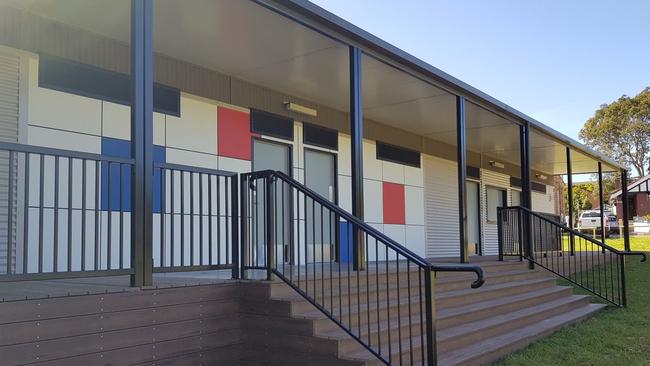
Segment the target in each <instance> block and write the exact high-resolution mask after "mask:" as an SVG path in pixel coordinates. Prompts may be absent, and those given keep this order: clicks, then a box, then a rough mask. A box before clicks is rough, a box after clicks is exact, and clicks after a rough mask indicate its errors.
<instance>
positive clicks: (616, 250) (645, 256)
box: [497, 206, 648, 262]
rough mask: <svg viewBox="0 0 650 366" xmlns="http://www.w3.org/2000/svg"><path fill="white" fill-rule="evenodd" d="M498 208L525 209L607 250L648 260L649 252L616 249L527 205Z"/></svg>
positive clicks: (643, 260)
mask: <svg viewBox="0 0 650 366" xmlns="http://www.w3.org/2000/svg"><path fill="white" fill-rule="evenodd" d="M497 209H498V210H509V209H510V210H512V209H517V210H522V211H524V212H527V213H529V214H531V215H532V216H535V217H536V218H538V219H540V220H542V221H545V222H548V223H550V224H552V225H555V226H557V227H559V228H560V229H562V230H566V231H567V232H569V233H571V234H572V235H575V236H577V237H580V238H582V239H584V240H587V241H589V242H591V243H593V244H596V245H598V246H600V247H602V248H605V249H607V250H610V251H612V252H613V253H616V254H619V255H635V256H640V257H642V258H641V262H645V261H646V260H647V258H648V257H647V254H646V253H645V252H641V251H635V250H631V251H626V250H620V249H616V248H614V247H612V246H609V245H607V244H605V243H603V242H601V241H599V240H597V239H594V238H593V237H591V236H589V235H586V234H583V233H581V232H579V231H578V230H576V229H571V228H570V227H568V226H566V225H564V224H562V223H560V222H556V221H553V220H550V219H549V218H547V217H544V216H543V215H540V214H539V213H538V212H535V211H533V210H531V209H528V208H526V207H523V206H506V207H497Z"/></svg>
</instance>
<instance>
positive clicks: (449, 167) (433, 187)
mask: <svg viewBox="0 0 650 366" xmlns="http://www.w3.org/2000/svg"><path fill="white" fill-rule="evenodd" d="M422 160H423V168H424V172H423V174H424V213H425V215H424V218H425V219H424V222H425V241H426V255H427V257H457V256H458V255H459V254H460V246H459V241H458V240H459V239H458V232H459V229H458V228H459V226H458V173H457V172H458V169H457V163H456V162H454V161H450V160H444V159H440V158H436V157H433V156H430V155H423V158H422Z"/></svg>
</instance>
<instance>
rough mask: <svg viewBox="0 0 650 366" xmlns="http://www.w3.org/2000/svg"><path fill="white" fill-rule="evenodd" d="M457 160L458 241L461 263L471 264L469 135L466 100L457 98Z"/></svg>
mask: <svg viewBox="0 0 650 366" xmlns="http://www.w3.org/2000/svg"><path fill="white" fill-rule="evenodd" d="M456 147H457V153H456V160H458V225H459V226H458V239H459V244H460V263H467V262H469V253H468V252H469V248H468V247H469V242H468V241H467V185H466V184H467V183H466V182H467V133H466V121H465V98H464V97H462V96H457V97H456Z"/></svg>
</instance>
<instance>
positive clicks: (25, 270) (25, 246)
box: [22, 153, 31, 273]
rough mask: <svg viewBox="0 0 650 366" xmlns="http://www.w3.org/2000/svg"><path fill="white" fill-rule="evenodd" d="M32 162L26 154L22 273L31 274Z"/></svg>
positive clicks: (28, 154)
mask: <svg viewBox="0 0 650 366" xmlns="http://www.w3.org/2000/svg"><path fill="white" fill-rule="evenodd" d="M30 160H31V155H30V153H25V181H24V182H23V184H24V185H25V197H24V198H25V202H23V204H24V206H25V208H24V210H25V215H24V217H23V221H24V222H23V271H22V273H29V267H28V265H29V260H28V258H29V221H30V220H29V191H30V189H31V187H30V184H29V183H30V180H29V175H30V172H29V171H30Z"/></svg>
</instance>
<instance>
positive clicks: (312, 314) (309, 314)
mask: <svg viewBox="0 0 650 366" xmlns="http://www.w3.org/2000/svg"><path fill="white" fill-rule="evenodd" d="M550 281H555V278H554V277H542V278H535V279H530V280H523V281H512V282H506V283H500V284H494V285H489V284H486V285H484V286H481V287H480V288H478V289H472V288H468V289H461V290H454V291H446V292H443V293H441V294H436V296H435V299H436V301H439V300H441V299H447V298H452V297H458V296H465V295H472V294H480V293H483V292H491V291H495V290H497V291H498V290H503V289H507V288H513V287H519V286H526V285H531V284H538V283H544V282H550ZM296 300H300V301H304V299H303V298H302V297H301V298H300V299H296ZM384 300H385V299H384ZM285 301H291V300H285ZM419 301H420V298H419V296H411V298H408V297H401V298H399V299H391V300H390V301H388V303H389V304H390V305H391V306H394V305H397V304H400V305H405V304H408V303H409V302H411V303H417V302H419ZM335 305H338V304H335ZM345 305H346V304H345V303H344V307H345ZM370 305H371V306H370V310H376V309H384V308H386V301H380V304H379V307H377V304H376V303H374V302H373V303H371V304H370ZM350 307H351V313H352V314H357V313H358V312H359V310H361V311H364V310H365V311H368V307H367V306H366V305H365V304H362V305H361V306H360V308H361V309H359V306H357V304H356V303H355V304H352V305H351V306H350ZM335 308H336V309H338V307H336V306H335ZM296 316H299V317H304V318H322V317H324V315H323V314H322V313H321V311H320V310H315V309H314V310H309V311H306V312H302V313H300V314H296Z"/></svg>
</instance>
